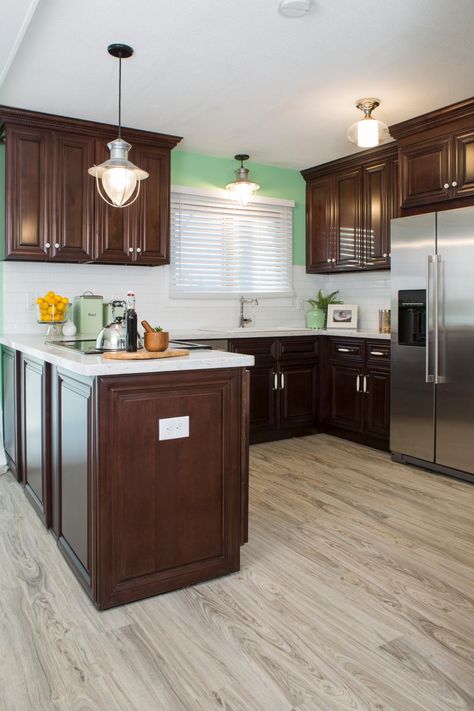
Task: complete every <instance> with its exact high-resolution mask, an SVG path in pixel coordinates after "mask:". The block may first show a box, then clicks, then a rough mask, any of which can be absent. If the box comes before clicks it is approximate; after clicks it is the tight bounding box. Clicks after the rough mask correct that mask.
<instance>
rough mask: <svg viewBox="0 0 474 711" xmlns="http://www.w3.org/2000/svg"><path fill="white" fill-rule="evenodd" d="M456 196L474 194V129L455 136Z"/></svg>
mask: <svg viewBox="0 0 474 711" xmlns="http://www.w3.org/2000/svg"><path fill="white" fill-rule="evenodd" d="M454 157H455V161H456V166H455V171H454V172H455V176H456V182H457V185H456V186H455V188H454V193H455V195H456V197H466V196H472V195H474V130H473V131H466V132H463V133H461V134H459V135H456V136H454Z"/></svg>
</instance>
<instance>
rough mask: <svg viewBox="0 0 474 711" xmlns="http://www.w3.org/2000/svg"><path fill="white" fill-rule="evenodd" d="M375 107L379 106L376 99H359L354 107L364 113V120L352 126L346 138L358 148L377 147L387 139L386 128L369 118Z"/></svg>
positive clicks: (380, 122)
mask: <svg viewBox="0 0 474 711" xmlns="http://www.w3.org/2000/svg"><path fill="white" fill-rule="evenodd" d="M377 106H380V101H379V100H378V99H359V101H358V102H357V103H356V107H357V108H358V109H360V110H361V111H363V112H364V118H362V119H361V120H360V121H356V122H355V123H353V124H352V126H351V127H350V128H349V130H348V131H347V138H348V139H349V141H351V142H352V143H355V144H356V146H359V147H360V148H373V147H374V146H379V145H380V144H381V143H384V142H385V141H386V140H387V138H389V135H390V134H389V132H388V128H387V126H386V125H385V124H384V123H383V122H382V121H377V119H374V118H373V117H372V116H371V114H372V111H373V110H374V109H376V108H377Z"/></svg>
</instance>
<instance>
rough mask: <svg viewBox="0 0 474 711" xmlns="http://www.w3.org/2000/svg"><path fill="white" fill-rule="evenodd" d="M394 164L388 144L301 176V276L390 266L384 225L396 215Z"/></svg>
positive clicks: (393, 152) (387, 226) (393, 151)
mask: <svg viewBox="0 0 474 711" xmlns="http://www.w3.org/2000/svg"><path fill="white" fill-rule="evenodd" d="M396 160H397V147H396V144H394V143H392V144H389V145H388V146H383V147H382V148H375V149H370V150H368V151H364V152H363V153H358V154H356V155H354V156H350V157H347V158H341V159H340V160H336V161H332V162H331V163H325V164H324V165H321V166H317V167H316V168H309V169H308V170H304V171H302V175H303V177H304V178H305V180H306V182H307V190H306V195H307V222H306V271H307V272H310V273H321V272H347V271H350V272H353V271H360V270H367V269H387V268H388V267H389V266H390V220H391V218H392V217H394V216H396V215H397V214H398V204H397V203H396V202H395V201H394V198H393V189H394V180H395V172H396V171H395V163H396ZM395 200H396V198H395Z"/></svg>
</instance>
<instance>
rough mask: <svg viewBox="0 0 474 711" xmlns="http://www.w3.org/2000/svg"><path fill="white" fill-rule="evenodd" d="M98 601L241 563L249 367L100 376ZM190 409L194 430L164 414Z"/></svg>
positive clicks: (156, 589) (110, 601)
mask: <svg viewBox="0 0 474 711" xmlns="http://www.w3.org/2000/svg"><path fill="white" fill-rule="evenodd" d="M98 393H99V410H98V411H99V425H98V451H99V456H98V479H97V502H96V503H97V507H96V515H97V527H98V528H97V536H98V538H97V556H98V558H97V590H96V595H97V599H96V604H97V606H98V607H99V608H100V609H104V608H107V607H112V606H114V605H118V604H122V603H125V602H130V601H132V600H137V599H140V598H144V597H147V596H150V595H155V594H157V593H161V592H165V591H168V590H173V589H176V588H179V587H182V586H185V585H191V584H194V583H198V582H202V581H203V580H209V579H212V578H215V577H218V576H220V575H224V574H226V573H230V572H233V571H236V570H238V569H239V563H240V561H239V551H240V542H241V497H242V456H243V449H242V438H243V418H242V409H243V397H242V394H243V390H242V370H241V369H240V368H239V369H216V370H211V371H208V370H206V371H186V372H180V373H159V374H157V373H155V374H150V375H148V374H147V375H132V376H123V375H122V376H110V377H100V378H99V379H98ZM186 416H188V417H189V437H183V438H179V439H170V440H163V439H161V440H160V439H159V420H160V419H164V418H172V417H186Z"/></svg>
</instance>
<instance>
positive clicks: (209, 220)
mask: <svg viewBox="0 0 474 711" xmlns="http://www.w3.org/2000/svg"><path fill="white" fill-rule="evenodd" d="M291 205H292V203H291V202H290V201H281V202H280V201H276V200H275V201H268V202H267V201H263V200H259V201H258V202H257V201H254V202H252V203H251V204H250V205H248V206H247V207H245V208H242V207H240V206H238V205H236V204H235V203H234V202H232V201H231V200H229V198H228V197H227V196H226V197H217V196H214V195H212V194H204V193H198V192H196V193H195V192H191V191H189V190H188V191H181V190H180V189H179V188H173V190H172V193H171V295H172V296H187V295H189V296H192V295H194V296H213V295H216V294H219V295H226V294H227V295H229V296H230V295H241V294H256V295H261V296H264V295H268V296H275V295H288V294H290V293H292V207H291Z"/></svg>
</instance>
